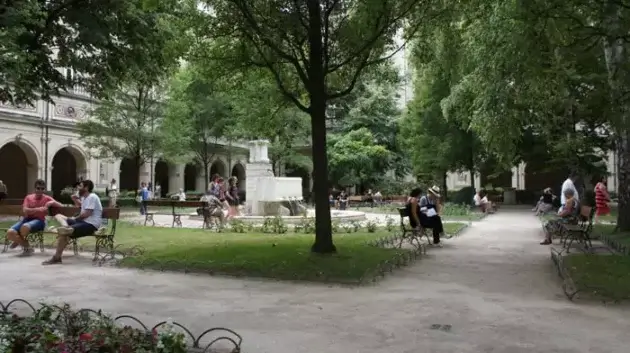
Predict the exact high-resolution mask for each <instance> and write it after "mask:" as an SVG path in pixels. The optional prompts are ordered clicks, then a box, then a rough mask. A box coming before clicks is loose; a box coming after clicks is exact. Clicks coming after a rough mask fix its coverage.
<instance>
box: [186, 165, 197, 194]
mask: <svg viewBox="0 0 630 353" xmlns="http://www.w3.org/2000/svg"><path fill="white" fill-rule="evenodd" d="M198 176H199V169H198V168H197V166H196V165H194V164H190V163H189V164H186V166H185V167H184V191H186V192H188V191H197V177H198Z"/></svg>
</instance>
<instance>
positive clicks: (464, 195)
mask: <svg viewBox="0 0 630 353" xmlns="http://www.w3.org/2000/svg"><path fill="white" fill-rule="evenodd" d="M446 196H447V200H448V202H449V203H453V204H464V205H472V203H473V197H474V196H475V189H474V188H473V187H472V186H466V187H465V188H462V189H459V190H457V191H450V192H448V193H447V195H446Z"/></svg>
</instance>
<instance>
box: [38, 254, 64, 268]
mask: <svg viewBox="0 0 630 353" xmlns="http://www.w3.org/2000/svg"><path fill="white" fill-rule="evenodd" d="M42 265H44V266H48V265H61V258H58V257H55V256H53V257H52V258H50V260H46V261H44V262H42Z"/></svg>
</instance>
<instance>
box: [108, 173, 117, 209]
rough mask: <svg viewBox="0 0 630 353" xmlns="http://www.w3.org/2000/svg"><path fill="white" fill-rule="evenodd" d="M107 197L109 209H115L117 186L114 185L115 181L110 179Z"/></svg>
mask: <svg viewBox="0 0 630 353" xmlns="http://www.w3.org/2000/svg"><path fill="white" fill-rule="evenodd" d="M107 197H109V207H116V200H117V199H118V184H116V179H112V181H111V182H110V183H109V187H108V188H107Z"/></svg>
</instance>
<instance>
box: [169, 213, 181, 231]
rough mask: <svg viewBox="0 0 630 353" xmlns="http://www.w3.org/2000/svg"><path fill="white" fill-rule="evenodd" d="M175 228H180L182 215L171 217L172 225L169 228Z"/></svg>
mask: <svg viewBox="0 0 630 353" xmlns="http://www.w3.org/2000/svg"><path fill="white" fill-rule="evenodd" d="M175 226H178V227H180V228H181V227H182V215H173V224H172V225H171V228H175Z"/></svg>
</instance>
